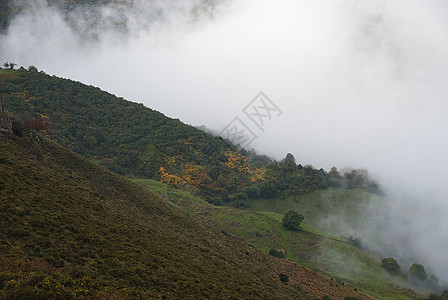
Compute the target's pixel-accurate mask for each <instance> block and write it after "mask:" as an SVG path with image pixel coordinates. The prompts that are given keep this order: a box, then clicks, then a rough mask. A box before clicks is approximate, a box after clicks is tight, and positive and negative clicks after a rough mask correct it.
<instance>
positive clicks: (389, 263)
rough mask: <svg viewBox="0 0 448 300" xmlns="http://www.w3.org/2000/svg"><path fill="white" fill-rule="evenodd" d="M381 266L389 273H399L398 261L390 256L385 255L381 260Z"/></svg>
mask: <svg viewBox="0 0 448 300" xmlns="http://www.w3.org/2000/svg"><path fill="white" fill-rule="evenodd" d="M381 266H382V267H383V268H384V269H385V270H386V271H387V272H389V273H391V274H399V273H400V265H399V264H398V262H397V261H396V260H395V259H394V258H392V257H385V258H383V259H382V260H381Z"/></svg>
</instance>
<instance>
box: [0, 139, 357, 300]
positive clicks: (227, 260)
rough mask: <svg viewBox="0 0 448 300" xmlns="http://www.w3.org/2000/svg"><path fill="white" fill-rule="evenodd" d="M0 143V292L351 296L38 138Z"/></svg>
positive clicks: (18, 294)
mask: <svg viewBox="0 0 448 300" xmlns="http://www.w3.org/2000/svg"><path fill="white" fill-rule="evenodd" d="M0 149H1V152H0V199H2V201H1V204H0V205H1V209H0V230H1V231H0V289H1V292H0V298H5V297H6V298H17V297H26V298H42V299H43V298H48V297H52V298H55V297H61V298H67V297H71V296H89V297H95V298H96V297H101V296H104V295H105V296H106V297H111V296H112V295H121V296H125V297H126V296H130V297H139V296H142V297H144V298H145V297H151V298H162V297H168V298H188V297H190V298H195V299H197V298H214V299H219V298H235V299H241V298H253V299H294V298H300V299H306V298H307V297H308V296H314V297H318V298H319V297H321V296H322V295H324V294H325V293H329V294H334V295H341V294H344V295H353V292H352V291H351V290H349V289H347V288H344V287H342V286H331V285H330V283H331V280H329V279H327V278H325V277H323V276H321V275H318V274H316V273H315V272H312V271H311V270H309V269H306V268H303V267H299V266H298V265H295V264H292V263H290V262H288V261H286V260H281V259H276V258H273V257H269V256H267V255H264V254H262V253H260V252H259V251H257V250H255V249H254V248H252V247H250V246H247V245H246V244H244V243H242V242H240V241H238V240H236V239H234V238H230V237H228V236H226V235H225V234H222V233H220V232H218V231H216V230H215V229H213V228H211V227H209V226H208V225H205V224H204V223H202V222H200V221H199V220H198V219H196V218H195V217H193V216H192V215H189V214H187V213H184V212H182V211H181V210H179V209H177V208H176V207H174V206H172V205H171V204H169V202H167V201H165V200H163V199H161V198H159V197H157V196H156V195H155V194H153V193H152V192H150V191H148V190H147V189H145V188H143V187H140V186H138V185H136V184H134V183H131V182H130V181H128V180H126V179H124V178H122V177H120V176H118V175H115V174H113V173H111V172H110V171H107V170H105V169H103V168H101V167H99V166H97V165H95V164H92V163H91V162H89V161H88V160H86V159H84V158H82V157H80V156H78V155H76V154H74V153H71V152H69V151H67V150H65V149H64V148H62V147H60V146H57V145H56V144H54V143H52V142H50V141H48V140H47V139H46V138H44V137H42V136H39V135H35V134H31V135H30V133H28V132H25V134H24V136H23V137H22V138H18V137H15V136H12V135H10V134H8V135H0ZM281 273H283V274H286V275H288V276H289V283H282V282H281V281H280V279H279V274H281ZM303 282H307V283H308V285H304V284H303ZM358 294H359V293H358ZM360 295H361V298H365V296H363V295H362V294H360ZM358 296H359V295H358Z"/></svg>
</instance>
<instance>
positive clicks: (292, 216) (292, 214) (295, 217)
mask: <svg viewBox="0 0 448 300" xmlns="http://www.w3.org/2000/svg"><path fill="white" fill-rule="evenodd" d="M303 219H304V217H303V216H302V215H301V214H299V213H298V212H296V211H294V210H292V209H290V210H288V211H287V212H286V214H285V215H284V216H283V219H282V223H283V226H284V227H285V228H286V229H289V230H296V231H298V230H301V229H302V228H301V227H300V223H301V222H302V221H303Z"/></svg>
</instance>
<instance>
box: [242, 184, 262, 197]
mask: <svg viewBox="0 0 448 300" xmlns="http://www.w3.org/2000/svg"><path fill="white" fill-rule="evenodd" d="M244 191H245V193H246V194H247V196H248V197H249V198H251V199H254V198H257V197H258V195H259V194H260V190H259V189H258V187H256V186H254V185H251V186H248V187H246V188H245V189H244Z"/></svg>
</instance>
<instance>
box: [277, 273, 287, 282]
mask: <svg viewBox="0 0 448 300" xmlns="http://www.w3.org/2000/svg"><path fill="white" fill-rule="evenodd" d="M279 277H280V281H281V282H288V281H289V276H288V275H286V274H279Z"/></svg>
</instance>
